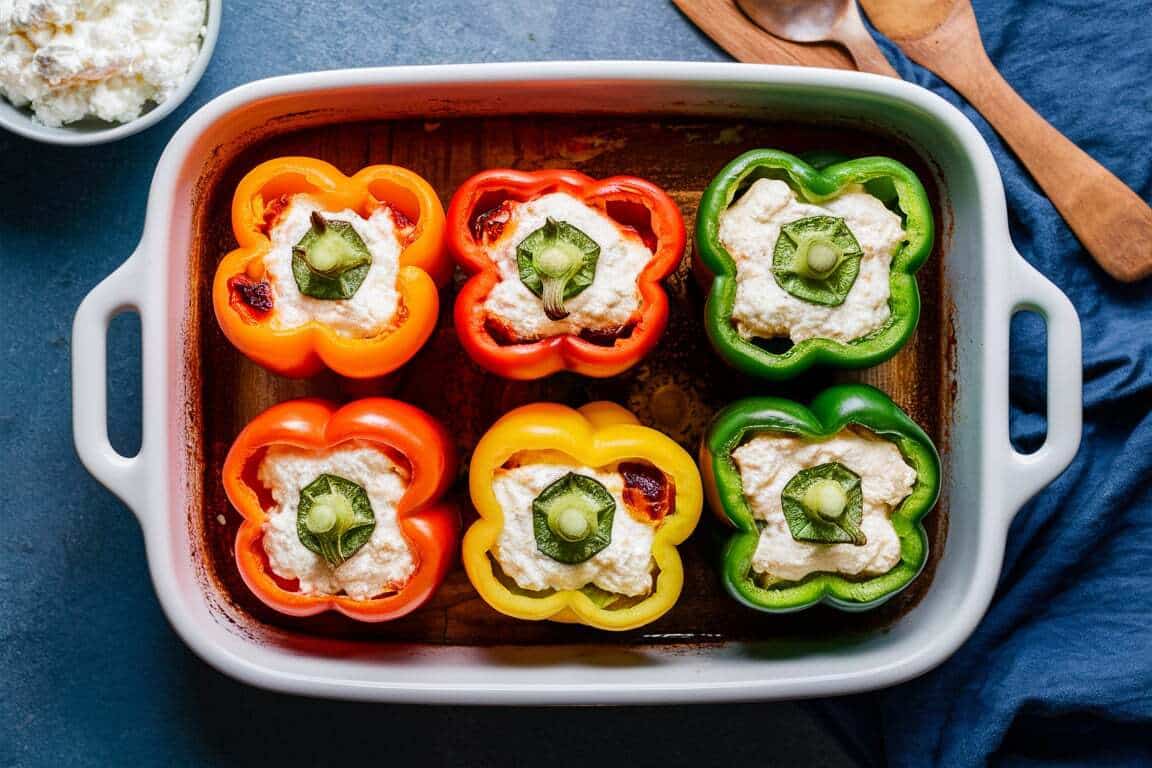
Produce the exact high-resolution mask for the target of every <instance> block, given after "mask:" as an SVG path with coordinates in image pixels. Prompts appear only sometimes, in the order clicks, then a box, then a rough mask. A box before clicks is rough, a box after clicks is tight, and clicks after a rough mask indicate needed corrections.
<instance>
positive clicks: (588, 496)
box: [463, 402, 703, 630]
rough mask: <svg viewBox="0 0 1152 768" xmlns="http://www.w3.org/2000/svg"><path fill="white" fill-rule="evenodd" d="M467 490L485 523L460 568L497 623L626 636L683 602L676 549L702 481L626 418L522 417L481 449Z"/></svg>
mask: <svg viewBox="0 0 1152 768" xmlns="http://www.w3.org/2000/svg"><path fill="white" fill-rule="evenodd" d="M469 490H470V492H471V496H472V503H473V504H474V505H475V507H476V510H477V511H478V512H479V513H480V519H479V520H477V521H476V522H475V523H474V524H473V525H472V527H471V528H470V529H469V530H468V533H467V534H466V535H465V537H464V546H463V559H464V568H465V570H466V571H467V572H468V578H469V579H471V581H472V584H473V586H475V587H476V591H478V592H479V593H480V596H481V597H483V598H484V600H485V601H487V603H488V604H489V605H491V606H492V607H493V608H495V609H496V610H498V611H500V612H501V613H505V614H508V615H509V616H515V617H516V618H520V619H532V620H540V619H551V620H552V621H562V622H575V623H582V624H587V625H589V626H592V627H597V628H599V629H608V630H627V629H635V628H636V627H640V626H643V625H645V624H648V623H649V622H652V621H654V620H656V619H657V618H659V617H660V616H662V615H664V614H665V613H666V612H667V611H668V610H669V609H671V608H672V606H673V605H674V604H675V603H676V600H677V598H679V596H680V590H681V587H682V586H683V583H684V570H683V566H682V565H681V562H680V555H679V553H678V552H677V550H676V546H677V545H678V544H680V543H681V542H682V541H684V540H685V539H686V538H688V536H689V535H690V534H691V533H692V531H693V529H695V527H696V523H697V522H698V521H699V519H700V510H701V507H702V505H703V492H702V490H701V483H700V474H699V471H698V470H697V468H696V464H695V462H694V461H693V460H692V457H691V456H689V455H688V453H687V452H685V451H684V449H682V448H681V447H680V446H678V445H677V444H676V443H675V442H674V441H673V440H672V439H671V438H669V437H668V436H667V435H664V434H662V433H660V432H658V431H656V430H654V429H650V428H648V427H645V426H641V424H640V423H639V422H638V421H637V420H636V417H635V416H633V415H632V414H631V413H630V412H629V411H627V410H625V409H624V408H622V407H620V406H618V405H615V404H614V403H608V402H597V403H589V404H588V405H585V406H584V407H583V408H580V409H579V410H574V409H572V408H568V407H566V406H563V405H558V404H555V403H535V404H533V405H526V406H524V407H522V408H517V409H516V410H514V411H512V412H510V413H508V414H507V415H506V416H504V417H503V418H502V419H500V420H499V421H498V422H496V424H495V425H494V426H493V427H492V428H491V429H490V430H489V431H488V432H487V433H486V434H485V435H484V437H483V438H481V440H480V442H479V444H478V445H477V446H476V450H475V452H474V453H473V455H472V465H471V470H470V474H469Z"/></svg>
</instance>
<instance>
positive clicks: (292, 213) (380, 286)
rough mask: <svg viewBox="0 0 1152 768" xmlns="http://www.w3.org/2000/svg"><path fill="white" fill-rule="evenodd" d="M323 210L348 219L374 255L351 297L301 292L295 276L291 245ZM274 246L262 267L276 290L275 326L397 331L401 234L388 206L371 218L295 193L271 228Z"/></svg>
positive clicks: (358, 334)
mask: <svg viewBox="0 0 1152 768" xmlns="http://www.w3.org/2000/svg"><path fill="white" fill-rule="evenodd" d="M313 211H320V212H321V213H323V214H324V216H325V218H329V219H339V220H341V221H347V222H349V223H350V224H351V225H352V227H353V229H355V230H356V234H358V235H360V239H361V240H363V241H364V245H366V246H367V247H368V251H369V253H371V254H372V265H371V266H370V267H369V268H368V275H367V276H366V277H365V278H364V282H363V283H362V284H361V285H360V288H359V289H357V291H356V293H355V294H353V296H352V298H350V299H336V300H329V299H315V298H312V297H311V296H305V295H304V294H302V293H300V288H299V287H298V286H297V285H296V278H295V277H293V276H292V248H293V247H294V246H295V245H296V244H297V243H299V242H300V238H302V237H304V235H305V233H307V232H308V230H309V229H311V228H312V222H311V220H310V217H311V215H312V212H313ZM268 236H269V238H270V239H271V241H272V248H271V250H269V252H268V253H267V254H265V256H264V268H265V269H266V270H267V275H268V282H269V283H270V284H271V286H272V294H273V304H272V307H273V313H274V314H273V320H272V322H273V325H274V326H275V327H278V328H296V327H299V326H301V325H304V324H305V323H308V322H311V321H316V322H318V323H321V324H323V325H326V326H328V327H329V328H331V329H332V330H334V331H336V333H338V334H340V335H341V336H350V337H355V338H370V337H372V336H377V335H379V334H381V333H385V332H387V331H391V330H394V329H395V328H396V326H397V322H396V321H397V315H398V311H399V309H400V292H399V290H398V289H397V287H396V276H397V273H398V272H399V270H400V252H401V250H402V248H401V245H400V239H399V236H398V233H397V231H396V222H395V219H394V218H393V217H392V213H391V211H390V210H389V209H388V208H387V207H386V206H381V207H380V208H377V209H376V210H375V211H374V212H373V213H372V215H371V216H370V217H368V218H367V219H365V218H362V217H361V216H360V215H359V214H357V213H356V212H355V211H353V210H350V209H347V210H343V211H338V212H333V211H323V210H321V209H320V207H319V206H318V205H317V204H316V203H315V202H314V201H313V200H311V199H309V198H308V197H307V196H306V195H296V196H295V197H293V198H292V200H291V201H290V202H289V204H288V207H287V208H285V209H284V211H282V212H281V214H280V216H279V217H278V218H277V219H276V221H275V223H274V224H273V227H272V230H271V232H269V233H268Z"/></svg>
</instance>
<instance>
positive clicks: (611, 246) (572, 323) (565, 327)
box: [484, 192, 652, 341]
mask: <svg viewBox="0 0 1152 768" xmlns="http://www.w3.org/2000/svg"><path fill="white" fill-rule="evenodd" d="M549 216H550V217H552V218H553V219H556V220H558V221H566V222H568V223H569V224H571V225H572V226H574V227H576V228H577V229H579V230H581V231H582V232H584V234H586V235H588V237H590V238H592V239H593V240H595V241H596V244H597V245H599V246H600V257H599V260H598V261H597V264H596V277H595V279H594V280H593V281H592V285H590V286H588V287H587V288H586V289H585V290H584V291H583V292H582V293H580V294H579V295H578V296H575V297H573V298H571V299H568V300H567V301H565V302H564V308H565V309H566V310H567V311H568V313H569V314H568V317H566V318H564V319H563V320H550V319H548V316H547V315H545V314H544V304H543V302H542V301H541V300H540V299H539V298H538V297H537V296H536V294H534V293H532V291H530V290H528V288H527V287H526V286H525V285H524V284H523V283H522V282H520V272H519V268H518V267H517V266H516V247H517V246H518V245H520V242H521V241H522V240H524V238H526V237H527V236H528V235H530V234H532V233H533V232H535V231H536V230H537V229H539V228H540V227H542V226H544V222H545V220H546V219H547V218H548V217H549ZM489 257H490V258H491V259H492V261H493V262H495V264H496V266H497V268H498V269H499V271H500V282H498V283H497V284H496V285H495V286H494V287H493V288H492V291H491V292H490V293H489V294H488V298H487V299H486V300H485V301H484V310H485V312H486V313H487V315H488V317H490V318H492V320H493V321H494V322H495V323H496V324H497V325H498V326H500V327H501V328H503V329H504V330H505V331H507V332H509V333H510V334H511V335H513V336H514V337H515V338H517V339H520V340H523V341H534V340H536V339H542V338H545V337H548V336H559V335H563V334H579V333H580V332H581V331H584V330H594V331H609V332H615V331H618V330H620V329H621V328H624V327H625V326H627V325H628V323H629V322H631V321H632V319H633V317H634V316H635V315H636V313H637V312H638V311H639V309H640V290H639V288H637V285H636V281H637V280H638V279H639V277H640V273H641V272H642V271H643V270H644V267H646V266H647V265H648V262H649V261H651V260H652V252H651V251H649V250H648V248H647V246H645V245H644V243H643V241H642V240H641V239H640V237H639V235H637V234H636V233H635V232H632V231H629V230H625V229H622V228H621V227H620V226H619V225H618V224H617V223H616V222H615V221H613V220H612V219H611V218H610V217H608V216H607V215H605V214H604V213H602V212H600V211H598V210H596V209H594V208H591V207H589V206H587V205H585V204H584V203H583V202H581V201H580V200H578V199H576V198H575V197H573V196H572V195H569V194H565V193H563V192H556V193H553V194H550V195H544V196H542V197H538V198H536V199H535V200H530V201H528V202H526V203H519V204H513V207H512V211H511V219H510V220H509V221H508V223H507V225H505V227H504V231H503V233H502V234H501V236H500V238H499V239H498V240H497V241H496V243H495V244H494V245H493V246H492V248H491V250H489Z"/></svg>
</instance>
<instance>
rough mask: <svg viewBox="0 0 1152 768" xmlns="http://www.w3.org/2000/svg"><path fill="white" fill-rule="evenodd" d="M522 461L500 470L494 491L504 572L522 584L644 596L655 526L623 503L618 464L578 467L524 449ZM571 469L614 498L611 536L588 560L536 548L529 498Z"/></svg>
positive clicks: (648, 582) (498, 556) (497, 548)
mask: <svg viewBox="0 0 1152 768" xmlns="http://www.w3.org/2000/svg"><path fill="white" fill-rule="evenodd" d="M522 460H523V463H521V464H520V465H519V466H516V467H511V468H501V469H499V470H498V471H497V472H496V473H495V475H494V476H493V478H492V490H493V492H494V493H495V495H496V501H497V502H499V504H500V509H501V511H502V512H503V514H504V527H503V529H502V530H501V531H500V537H499V538H498V539H497V541H496V545H495V546H494V547H493V548H492V555H493V557H495V558H496V562H497V563H499V565H500V567H501V568H502V569H503V571H504V573H505V574H507V575H508V576H509V577H511V578H512V580H513V581H515V582H516V584H517V586H519V587H520V588H521V589H527V590H531V591H534V592H536V591H541V590H546V589H556V590H565V589H580V588H581V587H584V586H586V585H588V584H593V585H595V586H597V587H599V588H600V589H603V590H605V591H608V592H612V593H615V594H618V595H627V596H637V595H646V594H648V593H649V592H651V591H652V586H653V574H652V540H653V538H654V537H655V532H656V526H655V525H653V524H651V523H645V522H641V521H640V520H637V519H636V518H635V517H633V516H632V515H631V514H630V513H629V512H628V509H627V507H626V505H625V504H624V498H623V495H622V494H623V491H624V479H623V478H622V477H621V475H620V472H619V471H618V470H617V467H616V466H614V465H613V466H608V467H601V468H599V469H594V468H592V467H586V466H582V465H580V464H577V463H575V462H573V461H572V460H571V459H569V458H567V457H564V456H560V455H553V454H538V455H537V454H528V453H526V454H525V455H524V456H523V457H522ZM569 472H575V473H577V474H581V475H587V476H589V477H592V478H595V479H596V480H598V481H600V483H602V484H603V485H604V487H605V488H606V489H608V492H609V493H611V494H612V498H613V499H615V500H616V512H615V514H614V516H613V519H612V541H611V543H610V544H609V545H608V546H607V547H605V548H604V549H602V550H601V551H599V552H597V553H596V554H595V555H593V556H592V557H591V558H589V559H588V560H585V561H584V562H582V563H575V564H567V563H561V562H557V561H556V560H553V559H552V558H550V557H548V556H547V555H545V554H543V553H542V552H540V551H539V549H537V547H536V537H535V535H534V534H533V531H532V500H533V499H535V498H536V497H537V496H539V495H540V492H541V491H543V490H544V489H545V488H547V487H548V486H549V485H551V484H552V483H554V482H555V481H557V480H559V479H560V478H561V477H563V476H564V475H566V474H568V473H569Z"/></svg>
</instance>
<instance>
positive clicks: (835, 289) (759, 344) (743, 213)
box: [696, 149, 933, 379]
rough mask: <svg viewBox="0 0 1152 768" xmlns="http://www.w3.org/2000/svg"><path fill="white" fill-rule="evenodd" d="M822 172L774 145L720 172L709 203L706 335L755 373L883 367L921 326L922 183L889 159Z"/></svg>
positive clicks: (702, 252) (929, 237)
mask: <svg viewBox="0 0 1152 768" xmlns="http://www.w3.org/2000/svg"><path fill="white" fill-rule="evenodd" d="M821 160H824V161H826V163H829V164H827V165H825V163H820V162H818V163H817V165H821V166H824V167H822V169H818V168H817V167H814V166H813V165H810V164H808V163H807V162H805V161H803V160H801V159H800V158H798V157H794V156H793V155H790V154H787V153H786V152H780V151H778V150H773V149H761V150H754V151H752V152H748V153H746V154H744V155H741V156H740V157H738V158H736V159H735V160H733V161H732V162H731V163H729V164H728V166H727V167H725V168H724V170H722V171H721V172H720V174H719V175H718V176H716V178H715V179H713V180H712V183H711V184H710V185H709V186H708V189H707V190H706V191H705V192H704V196H703V198H702V199H701V202H700V210H699V213H698V215H697V219H696V238H697V254H698V255H699V259H700V261H701V263H702V266H703V267H704V268H705V269H706V271H707V272H708V273H710V275H711V276H712V287H711V291H710V292H709V295H708V303H707V308H706V310H705V327H706V329H707V331H708V336H709V339H710V340H711V341H712V345H713V347H715V349H716V351H717V352H718V353H719V354H720V356H721V357H723V358H724V359H725V360H727V361H728V362H729V363H730V364H732V365H734V366H736V367H737V368H739V369H740V370H742V371H744V372H745V373H748V374H751V375H753V376H762V377H765V378H770V379H783V378H788V377H791V376H794V375H796V374H798V373H801V372H802V371H804V370H806V369H807V368H808V367H809V366H811V365H813V364H817V363H819V364H823V365H829V366H836V367H843V368H858V367H863V366H868V365H875V364H876V363H879V362H881V361H883V360H886V359H888V358H889V357H891V356H892V355H894V354H896V352H897V351H898V350H899V349H900V347H901V346H903V345H904V343H905V342H906V341H907V340H908V337H909V336H910V335H911V334H912V332H913V330H914V329H915V328H916V322H917V320H918V319H919V316H920V296H919V291H918V289H917V286H916V278H915V272H916V270H917V269H919V268H920V266H921V265H922V264H923V263H924V261H925V260H926V259H927V258H928V255H929V254H930V253H931V251H932V241H933V223H932V208H931V205H930V204H929V201H928V197H927V194H926V193H925V191H924V187H923V186H922V185H921V184H920V181H919V179H917V178H916V175H915V174H914V173H913V172H912V171H911V170H909V169H908V168H907V167H905V166H904V165H902V164H901V163H899V162H897V161H895V160H891V159H888V158H885V157H863V158H859V159H857V160H846V161H843V162H832V160H833V157H832V156H829V155H823V156H821Z"/></svg>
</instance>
